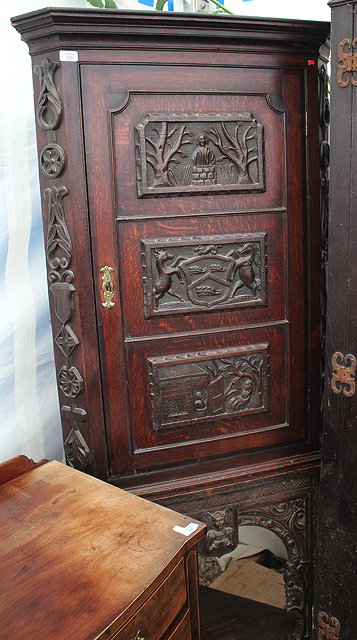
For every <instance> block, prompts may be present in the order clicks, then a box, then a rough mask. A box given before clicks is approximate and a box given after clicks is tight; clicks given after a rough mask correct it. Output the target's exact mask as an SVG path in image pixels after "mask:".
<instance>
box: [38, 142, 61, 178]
mask: <svg viewBox="0 0 357 640" xmlns="http://www.w3.org/2000/svg"><path fill="white" fill-rule="evenodd" d="M65 164H66V156H65V153H64V151H63V149H62V147H60V146H59V144H56V143H54V142H51V143H50V144H47V145H46V146H45V147H44V148H43V149H42V151H41V153H40V167H41V170H42V172H43V173H44V174H45V176H46V178H49V179H50V180H53V179H54V178H58V177H59V176H60V175H61V173H62V172H63V169H64V167H65Z"/></svg>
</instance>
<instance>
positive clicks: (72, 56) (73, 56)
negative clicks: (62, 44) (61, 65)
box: [59, 51, 78, 62]
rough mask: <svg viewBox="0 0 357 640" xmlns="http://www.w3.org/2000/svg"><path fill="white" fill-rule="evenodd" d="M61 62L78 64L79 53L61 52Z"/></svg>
mask: <svg viewBox="0 0 357 640" xmlns="http://www.w3.org/2000/svg"><path fill="white" fill-rule="evenodd" d="M59 59H60V60H61V62H78V51H60V52H59Z"/></svg>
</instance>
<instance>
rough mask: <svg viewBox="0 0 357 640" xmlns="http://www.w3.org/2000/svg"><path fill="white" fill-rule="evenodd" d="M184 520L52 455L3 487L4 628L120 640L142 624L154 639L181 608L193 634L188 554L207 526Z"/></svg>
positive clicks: (16, 633) (0, 613)
mask: <svg viewBox="0 0 357 640" xmlns="http://www.w3.org/2000/svg"><path fill="white" fill-rule="evenodd" d="M190 521H192V520H190V519H189V518H188V517H186V516H182V515H180V514H176V513H174V512H173V511H169V510H167V509H165V508H163V507H160V506H158V505H155V504H153V503H150V502H148V501H146V500H142V499H141V498H138V497H137V496H133V495H131V494H129V493H126V492H123V491H121V490H120V489H117V488H114V487H111V486H110V485H107V484H104V483H103V482H101V481H100V480H97V479H95V478H91V477H90V476H87V475H85V474H82V473H80V472H78V471H76V470H73V469H69V468H68V467H65V466H64V465H62V464H60V463H58V462H50V463H47V464H44V465H42V466H39V467H38V468H36V469H33V470H32V471H31V472H30V473H28V472H27V473H25V474H24V475H22V476H21V477H18V478H15V479H14V480H12V481H9V482H7V483H6V484H4V485H2V487H1V489H0V557H1V575H2V582H1V587H0V617H1V624H2V634H4V635H5V636H6V637H7V638H11V639H12V640H17V639H20V638H23V637H24V635H27V636H28V637H31V638H37V639H38V640H40V639H41V638H48V637H53V638H54V637H56V638H58V639H62V638H63V640H64V639H65V638H73V637H75V638H78V640H80V639H82V638H83V640H84V639H88V640H89V639H90V638H102V637H103V638H109V637H110V638H112V637H115V638H118V639H121V638H131V637H134V636H135V634H136V633H137V631H138V630H139V629H140V630H141V632H142V634H143V635H144V637H150V638H155V639H156V638H159V637H161V636H162V635H163V634H164V632H166V630H168V628H169V627H170V628H171V626H174V627H175V626H176V625H177V624H178V622H179V621H180V620H181V619H183V618H185V619H186V613H187V614H188V622H187V621H186V622H185V624H184V623H183V622H182V625H181V626H182V627H184V628H185V629H186V631H187V634H186V638H187V639H188V640H189V639H191V638H194V639H195V640H196V639H197V638H198V634H197V625H198V622H197V606H196V610H195V611H193V610H190V608H189V607H191V606H192V605H195V604H196V605H197V602H196V603H195V601H194V599H193V598H191V597H190V598H189V600H188V598H187V591H188V584H190V587H189V589H190V592H191V590H192V589H193V583H194V581H195V580H197V576H196V573H195V571H191V568H192V569H193V566H192V567H191V564H190V562H188V563H186V561H185V555H186V552H189V551H190V550H192V549H193V547H194V546H195V545H196V544H197V542H198V541H199V539H200V538H201V537H202V536H203V534H204V529H205V528H204V525H202V524H199V527H198V528H197V530H196V531H195V532H194V533H192V534H191V535H190V536H188V537H185V536H184V535H182V534H181V533H176V532H175V531H173V527H174V526H176V525H178V526H183V527H185V526H186V525H187V524H188V523H189V522H190ZM191 583H192V584H191ZM196 589H197V584H196ZM190 620H191V621H192V622H191V623H190ZM180 624H181V623H180ZM191 624H192V628H193V629H192V635H191ZM170 633H171V632H170ZM182 633H183V632H182ZM178 637H180V636H179V635H178Z"/></svg>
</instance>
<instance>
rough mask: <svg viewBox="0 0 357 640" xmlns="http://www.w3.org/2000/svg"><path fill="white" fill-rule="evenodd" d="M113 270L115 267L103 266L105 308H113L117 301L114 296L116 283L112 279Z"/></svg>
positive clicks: (103, 303)
mask: <svg viewBox="0 0 357 640" xmlns="http://www.w3.org/2000/svg"><path fill="white" fill-rule="evenodd" d="M112 271H114V269H113V267H107V266H105V267H102V268H101V270H100V272H101V273H102V274H103V275H102V291H103V297H104V302H102V307H104V309H111V308H112V307H114V305H115V302H113V298H114V284H113V280H112Z"/></svg>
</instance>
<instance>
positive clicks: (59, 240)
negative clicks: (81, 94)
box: [34, 58, 91, 471]
mask: <svg viewBox="0 0 357 640" xmlns="http://www.w3.org/2000/svg"><path fill="white" fill-rule="evenodd" d="M59 67H60V63H58V62H56V61H50V60H49V59H48V58H45V59H44V60H43V61H42V62H41V64H40V65H36V66H35V67H34V72H35V74H36V75H37V77H38V79H39V89H40V91H39V96H38V101H37V107H36V117H37V122H38V125H39V127H40V128H41V129H42V130H43V131H45V132H46V137H47V144H46V145H45V146H44V147H43V149H42V151H41V152H40V156H39V165H40V168H41V172H42V174H43V176H44V177H45V178H46V179H47V180H49V181H50V183H49V185H50V186H47V187H45V189H44V191H43V199H44V202H45V203H46V206H47V237H46V258H47V266H48V281H49V289H50V291H51V293H52V296H53V303H54V304H53V306H54V314H55V317H56V319H57V320H58V322H59V328H58V329H57V331H56V335H55V338H54V342H55V345H56V346H57V348H58V349H59V351H60V352H61V354H62V356H63V357H64V364H63V365H62V366H61V368H60V370H59V372H58V376H57V379H58V387H59V391H60V395H61V394H62V396H64V397H65V398H67V402H68V399H70V402H71V406H67V405H63V406H62V407H61V415H62V418H63V419H64V420H68V421H69V422H70V424H71V428H70V431H69V433H68V434H67V436H66V438H65V442H64V448H65V452H66V457H67V462H68V464H70V465H71V466H73V467H76V468H78V469H81V470H82V471H84V470H85V469H86V468H87V467H88V464H89V463H90V458H91V456H90V449H89V447H88V445H87V443H86V441H85V438H84V436H83V433H82V432H81V430H80V427H79V425H80V424H82V423H84V422H85V421H86V419H87V413H86V411H85V410H84V409H82V408H81V407H77V406H76V399H77V398H78V397H79V396H80V395H81V393H82V391H83V389H84V380H83V378H82V376H81V374H80V372H79V371H78V369H77V368H76V367H75V366H74V365H73V363H72V355H73V353H74V351H75V349H76V348H77V347H78V346H79V344H80V343H79V339H78V338H77V336H76V334H75V332H74V330H73V328H72V327H71V324H70V323H71V321H72V320H73V318H74V315H75V305H74V294H75V290H76V289H75V285H74V281H75V274H74V271H73V266H72V261H73V248H72V240H71V237H70V234H69V231H68V227H67V224H66V217H65V207H64V199H65V198H66V196H68V194H69V192H68V189H67V187H66V186H65V185H63V184H62V185H61V184H58V182H57V179H58V178H60V176H61V175H62V174H63V173H64V172H65V169H66V155H65V152H64V150H63V149H62V147H61V146H60V145H59V144H58V143H57V142H56V135H57V134H56V129H57V128H58V127H59V124H60V120H61V115H62V102H61V98H60V95H59V92H58V90H57V87H56V84H55V79H54V74H55V71H56V70H57V69H59ZM54 181H56V182H55V185H54V184H53V183H54ZM53 324H54V319H53Z"/></svg>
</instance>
